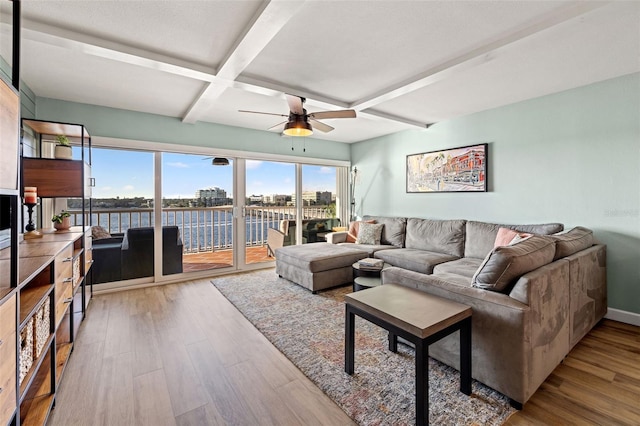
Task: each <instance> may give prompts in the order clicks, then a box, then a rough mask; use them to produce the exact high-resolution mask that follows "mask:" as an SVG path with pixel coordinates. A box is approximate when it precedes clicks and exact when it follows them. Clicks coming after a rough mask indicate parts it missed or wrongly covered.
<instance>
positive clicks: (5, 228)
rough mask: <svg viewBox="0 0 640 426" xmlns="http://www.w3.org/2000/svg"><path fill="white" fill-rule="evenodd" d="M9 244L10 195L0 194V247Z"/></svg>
mask: <svg viewBox="0 0 640 426" xmlns="http://www.w3.org/2000/svg"><path fill="white" fill-rule="evenodd" d="M10 245H11V197H10V196H8V195H0V249H3V248H6V247H9V246H10Z"/></svg>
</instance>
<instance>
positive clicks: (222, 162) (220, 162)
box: [211, 157, 229, 166]
mask: <svg viewBox="0 0 640 426" xmlns="http://www.w3.org/2000/svg"><path fill="white" fill-rule="evenodd" d="M211 164H212V165H214V166H228V165H229V160H228V159H226V158H224V157H213V160H212V161H211Z"/></svg>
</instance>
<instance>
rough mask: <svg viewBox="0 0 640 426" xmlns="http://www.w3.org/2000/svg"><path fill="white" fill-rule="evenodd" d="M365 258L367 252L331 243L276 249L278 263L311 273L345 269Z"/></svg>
mask: <svg viewBox="0 0 640 426" xmlns="http://www.w3.org/2000/svg"><path fill="white" fill-rule="evenodd" d="M365 257H367V253H366V252H365V251H362V250H354V249H353V248H349V247H345V246H343V245H335V244H329V243H314V244H302V245H299V246H285V247H281V248H278V249H276V262H281V263H282V262H284V263H287V264H289V265H293V266H295V267H297V268H300V269H302V270H305V271H309V272H320V271H327V270H330V269H336V268H344V267H345V266H350V265H352V264H354V263H355V262H357V261H358V260H360V259H364V258H365Z"/></svg>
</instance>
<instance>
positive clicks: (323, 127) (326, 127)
mask: <svg viewBox="0 0 640 426" xmlns="http://www.w3.org/2000/svg"><path fill="white" fill-rule="evenodd" d="M309 122H310V123H311V127H313V128H314V129H315V130H320V131H321V132H325V133H327V132H330V131H332V130H333V127H331V126H329V125H328V124H324V123H321V122H320V121H318V120H314V119H313V118H310V119H309Z"/></svg>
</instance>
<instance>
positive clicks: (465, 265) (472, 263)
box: [433, 257, 482, 278]
mask: <svg viewBox="0 0 640 426" xmlns="http://www.w3.org/2000/svg"><path fill="white" fill-rule="evenodd" d="M481 264H482V259H476V258H473V257H463V258H462V259H457V260H452V261H450V262H445V263H440V264H438V265H436V266H434V268H433V273H434V274H438V275H441V274H455V275H462V276H464V277H468V278H472V277H473V276H474V275H475V273H476V271H477V270H478V268H479V267H480V265H481Z"/></svg>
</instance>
